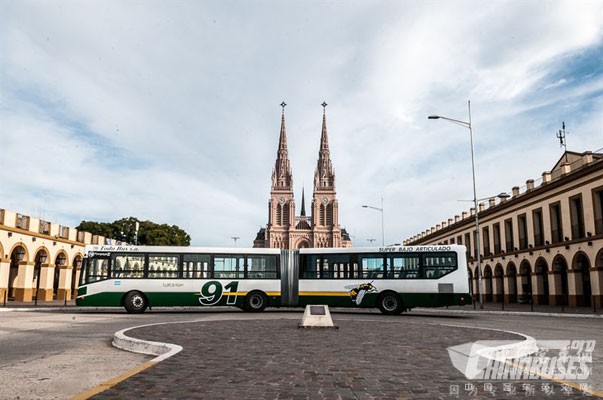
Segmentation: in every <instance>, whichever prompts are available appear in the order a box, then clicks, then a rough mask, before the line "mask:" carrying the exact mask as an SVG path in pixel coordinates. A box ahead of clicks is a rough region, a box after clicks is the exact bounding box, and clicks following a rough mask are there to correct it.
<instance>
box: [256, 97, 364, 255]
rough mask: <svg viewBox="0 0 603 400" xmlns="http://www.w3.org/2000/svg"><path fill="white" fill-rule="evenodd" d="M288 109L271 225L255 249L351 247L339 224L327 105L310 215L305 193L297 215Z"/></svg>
mask: <svg viewBox="0 0 603 400" xmlns="http://www.w3.org/2000/svg"><path fill="white" fill-rule="evenodd" d="M285 106H286V104H285V103H284V102H283V103H282V104H281V107H282V108H283V112H282V116H281V130H280V137H279V143H278V150H277V155H276V163H275V166H274V169H273V170H272V185H271V189H270V200H269V201H268V224H267V225H266V227H265V228H261V229H260V231H259V232H258V234H257V236H256V239H255V240H254V242H253V247H271V248H281V249H299V248H306V247H315V248H316V247H351V246H352V241H351V240H350V237H349V235H348V233H347V232H346V230H345V229H342V228H341V227H340V225H339V203H338V200H337V192H336V190H335V172H334V170H333V165H332V164H331V156H330V152H329V138H328V135H327V120H326V106H327V104H326V103H323V104H322V106H323V114H322V132H321V136H320V148H319V150H318V162H317V165H316V170H315V172H314V190H313V194H312V200H311V205H310V215H309V216H308V215H306V204H305V194H304V192H303V191H302V200H301V207H300V208H301V210H300V214H299V216H298V215H296V204H295V196H294V193H293V173H292V171H291V165H290V162H289V154H288V149H287V132H286V129H285Z"/></svg>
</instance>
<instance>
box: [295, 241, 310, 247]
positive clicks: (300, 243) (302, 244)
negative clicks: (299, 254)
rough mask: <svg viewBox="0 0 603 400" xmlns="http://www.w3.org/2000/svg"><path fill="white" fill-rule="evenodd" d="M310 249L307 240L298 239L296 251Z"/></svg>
mask: <svg viewBox="0 0 603 400" xmlns="http://www.w3.org/2000/svg"><path fill="white" fill-rule="evenodd" d="M309 247H310V242H309V241H308V240H307V239H300V240H299V241H298V242H297V244H296V246H295V248H296V249H307V248H309Z"/></svg>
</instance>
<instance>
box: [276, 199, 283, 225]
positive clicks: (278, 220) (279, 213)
mask: <svg viewBox="0 0 603 400" xmlns="http://www.w3.org/2000/svg"><path fill="white" fill-rule="evenodd" d="M282 217H283V212H282V209H281V205H280V204H277V206H276V225H282V224H283V218H282Z"/></svg>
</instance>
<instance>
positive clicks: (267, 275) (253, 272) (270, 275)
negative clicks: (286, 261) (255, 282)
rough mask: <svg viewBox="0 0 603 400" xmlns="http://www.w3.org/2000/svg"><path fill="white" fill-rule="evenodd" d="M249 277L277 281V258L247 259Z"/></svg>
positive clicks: (256, 257)
mask: <svg viewBox="0 0 603 400" xmlns="http://www.w3.org/2000/svg"><path fill="white" fill-rule="evenodd" d="M247 277H248V278H249V279H276V278H278V276H277V269H276V256H249V257H247Z"/></svg>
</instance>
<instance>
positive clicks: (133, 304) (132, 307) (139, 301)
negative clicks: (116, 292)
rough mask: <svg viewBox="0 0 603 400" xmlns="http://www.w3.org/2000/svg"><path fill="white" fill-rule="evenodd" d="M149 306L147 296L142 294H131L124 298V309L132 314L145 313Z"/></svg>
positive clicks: (135, 292) (136, 292)
mask: <svg viewBox="0 0 603 400" xmlns="http://www.w3.org/2000/svg"><path fill="white" fill-rule="evenodd" d="M148 305H149V301H148V300H147V298H146V296H145V295H144V294H142V293H141V292H138V291H134V292H129V293H128V294H127V295H126V297H125V298H124V308H125V309H126V311H127V312H129V313H131V314H138V313H141V312H144V310H146V309H147V307H148Z"/></svg>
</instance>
